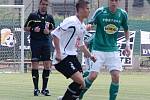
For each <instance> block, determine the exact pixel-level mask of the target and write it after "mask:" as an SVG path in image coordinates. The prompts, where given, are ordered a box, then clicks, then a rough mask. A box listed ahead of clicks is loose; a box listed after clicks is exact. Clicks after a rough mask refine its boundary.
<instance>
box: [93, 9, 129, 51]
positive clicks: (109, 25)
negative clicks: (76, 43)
mask: <svg viewBox="0 0 150 100" xmlns="http://www.w3.org/2000/svg"><path fill="white" fill-rule="evenodd" d="M127 20H128V16H127V13H126V11H124V10H123V9H120V8H118V9H117V10H116V12H115V13H112V12H111V11H110V10H109V8H108V7H102V8H99V9H97V10H96V11H95V14H94V15H93V17H92V18H91V20H90V23H95V24H96V34H95V37H94V39H93V45H92V49H93V50H97V51H104V52H112V51H117V50H118V47H117V37H118V31H119V29H120V27H123V29H124V30H125V31H127V30H128V23H127Z"/></svg>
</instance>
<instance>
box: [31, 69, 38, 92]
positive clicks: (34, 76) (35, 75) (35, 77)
mask: <svg viewBox="0 0 150 100" xmlns="http://www.w3.org/2000/svg"><path fill="white" fill-rule="evenodd" d="M32 80H33V84H34V89H37V90H38V82H39V71H38V70H37V69H32Z"/></svg>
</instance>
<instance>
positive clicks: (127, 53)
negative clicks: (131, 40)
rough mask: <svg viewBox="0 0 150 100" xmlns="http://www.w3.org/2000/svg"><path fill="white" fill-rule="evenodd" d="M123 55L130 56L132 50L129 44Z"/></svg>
mask: <svg viewBox="0 0 150 100" xmlns="http://www.w3.org/2000/svg"><path fill="white" fill-rule="evenodd" d="M122 53H123V55H124V56H127V57H129V56H130V54H131V50H130V47H129V46H126V47H125V49H124V50H123V52H122Z"/></svg>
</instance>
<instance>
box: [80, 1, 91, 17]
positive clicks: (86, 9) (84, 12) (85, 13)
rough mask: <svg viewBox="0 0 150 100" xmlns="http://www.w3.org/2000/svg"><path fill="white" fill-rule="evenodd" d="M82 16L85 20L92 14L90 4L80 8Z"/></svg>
mask: <svg viewBox="0 0 150 100" xmlns="http://www.w3.org/2000/svg"><path fill="white" fill-rule="evenodd" d="M80 10H81V14H82V16H83V17H84V18H88V16H89V13H90V8H89V4H86V5H85V6H84V7H82V8H80Z"/></svg>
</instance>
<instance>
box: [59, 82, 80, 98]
mask: <svg viewBox="0 0 150 100" xmlns="http://www.w3.org/2000/svg"><path fill="white" fill-rule="evenodd" d="M80 87H81V85H80V84H78V83H76V82H72V83H71V84H70V85H69V86H68V89H67V91H66V92H65V94H64V96H63V98H62V100H76V99H77V98H79V95H80V93H81V91H82V89H81V88H80Z"/></svg>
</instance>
